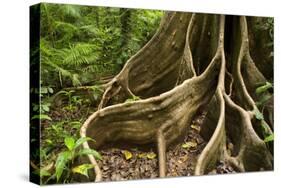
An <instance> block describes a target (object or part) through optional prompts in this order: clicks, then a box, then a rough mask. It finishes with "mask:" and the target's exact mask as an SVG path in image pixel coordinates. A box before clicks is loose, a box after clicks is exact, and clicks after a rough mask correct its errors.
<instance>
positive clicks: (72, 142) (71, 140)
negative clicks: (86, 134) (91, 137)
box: [64, 137, 75, 151]
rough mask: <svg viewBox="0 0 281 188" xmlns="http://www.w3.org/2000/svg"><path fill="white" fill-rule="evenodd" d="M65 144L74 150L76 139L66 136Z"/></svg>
mask: <svg viewBox="0 0 281 188" xmlns="http://www.w3.org/2000/svg"><path fill="white" fill-rule="evenodd" d="M64 144H65V145H66V147H67V148H68V149H69V150H70V151H72V150H73V148H74V146H75V139H74V138H72V137H66V138H65V139H64Z"/></svg>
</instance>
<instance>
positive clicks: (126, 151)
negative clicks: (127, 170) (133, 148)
mask: <svg viewBox="0 0 281 188" xmlns="http://www.w3.org/2000/svg"><path fill="white" fill-rule="evenodd" d="M123 154H124V156H125V159H126V160H129V159H131V158H132V157H133V155H132V153H131V152H129V151H128V150H124V151H123Z"/></svg>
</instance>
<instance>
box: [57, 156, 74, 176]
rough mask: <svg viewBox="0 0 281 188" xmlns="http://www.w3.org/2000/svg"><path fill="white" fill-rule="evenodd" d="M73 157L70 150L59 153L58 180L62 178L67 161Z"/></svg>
mask: <svg viewBox="0 0 281 188" xmlns="http://www.w3.org/2000/svg"><path fill="white" fill-rule="evenodd" d="M70 159H71V153H70V152H69V151H65V152H62V153H60V154H59V156H58V158H57V160H56V164H55V167H56V178H57V181H59V179H60V178H61V175H62V173H63V170H64V169H65V165H66V163H67V162H68V161H69V160H70Z"/></svg>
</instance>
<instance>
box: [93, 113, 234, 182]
mask: <svg viewBox="0 0 281 188" xmlns="http://www.w3.org/2000/svg"><path fill="white" fill-rule="evenodd" d="M203 119H204V115H201V116H198V117H197V118H196V119H195V120H194V121H193V122H192V127H191V128H190V129H189V130H188V131H187V133H186V135H185V137H184V140H182V142H181V143H178V144H177V145H174V146H172V147H170V148H168V151H167V154H166V156H167V160H166V165H167V174H166V176H167V177H179V176H192V175H194V168H195V165H196V162H197V158H198V156H199V154H200V153H201V152H202V150H203V149H204V147H205V145H206V142H205V141H204V140H203V139H202V137H201V136H200V135H199V131H200V125H201V124H202V122H203ZM188 142H192V143H196V146H194V147H188V148H187V147H184V144H185V143H188ZM119 148H120V147H118V148H116V147H113V148H112V147H110V148H107V149H102V150H99V152H100V154H101V155H102V157H103V159H102V160H101V161H98V164H99V166H100V167H101V170H102V178H103V181H121V180H134V179H148V178H149V179H150V178H157V177H159V175H158V174H159V171H158V170H159V169H158V159H157V152H156V151H157V150H156V149H151V150H150V151H147V150H141V149H139V148H137V147H135V148H131V149H130V148H126V147H125V148H126V149H124V148H123V149H119ZM125 152H129V153H131V155H132V157H131V158H129V159H128V158H127V159H126V155H125V154H124V153H125ZM149 154H154V157H147V156H148V155H149ZM232 172H235V171H234V169H232V168H231V167H230V166H228V165H227V164H224V163H223V162H222V163H219V164H218V166H217V168H216V169H215V170H213V171H211V172H210V173H209V174H223V173H232Z"/></svg>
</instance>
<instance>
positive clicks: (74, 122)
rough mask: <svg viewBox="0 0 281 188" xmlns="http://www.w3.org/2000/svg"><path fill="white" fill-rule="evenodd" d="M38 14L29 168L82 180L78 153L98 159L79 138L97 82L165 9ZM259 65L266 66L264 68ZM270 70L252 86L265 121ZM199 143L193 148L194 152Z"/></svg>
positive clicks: (266, 22)
mask: <svg viewBox="0 0 281 188" xmlns="http://www.w3.org/2000/svg"><path fill="white" fill-rule="evenodd" d="M40 13H41V25H40V65H41V70H40V75H41V77H40V85H41V88H40V90H39V91H38V90H36V89H34V88H31V92H35V93H38V94H40V99H41V100H40V104H32V110H33V111H34V113H35V114H36V115H34V116H33V117H32V119H40V120H41V127H40V131H41V135H40V150H39V151H36V150H35V151H34V153H33V155H34V156H35V155H37V156H39V155H40V160H41V161H40V163H36V161H31V166H32V168H33V170H34V173H35V174H37V175H38V176H40V181H41V183H42V184H49V183H69V182H76V181H78V180H79V181H88V180H89V179H90V178H91V176H93V173H89V172H90V171H89V169H93V168H94V165H93V164H91V163H89V161H87V162H84V161H82V162H81V161H79V160H80V159H81V158H80V157H81V156H85V155H87V154H91V155H93V156H94V157H95V158H96V159H97V160H100V159H102V155H101V154H100V153H99V152H97V151H96V150H94V149H83V148H82V147H81V145H82V144H83V143H84V142H86V141H88V142H95V140H94V138H88V137H84V138H83V137H82V138H80V135H79V131H80V128H81V126H82V124H83V123H84V122H85V120H86V119H87V118H88V116H89V115H91V114H92V113H94V112H95V111H96V110H97V107H98V104H99V101H100V99H101V97H102V94H103V92H104V89H105V88H104V87H102V85H104V84H105V83H107V82H108V81H109V80H110V79H111V78H113V77H114V76H115V75H117V74H118V73H119V72H120V70H121V69H122V68H123V66H124V65H125V64H126V62H127V61H128V60H129V59H130V58H131V57H132V56H133V55H134V54H136V52H138V51H139V50H140V49H141V48H142V47H143V46H144V45H145V44H146V43H147V42H148V41H149V40H150V39H151V38H152V36H153V35H154V34H155V32H156V30H157V29H158V27H159V24H160V20H161V18H162V17H163V15H164V12H163V11H154V10H141V9H126V8H110V7H108V8H104V7H90V6H78V5H58V4H44V3H43V4H41V5H40ZM260 20H261V22H257V23H255V25H254V26H255V27H254V28H255V31H257V33H261V34H260V36H263V37H264V38H269V40H267V41H269V43H268V44H266V45H267V46H268V49H267V50H269V54H268V57H269V60H268V61H269V62H272V60H273V55H274V54H273V50H272V49H273V19H272V18H263V19H260ZM199 25H200V24H199ZM175 27H177V25H175ZM182 38H185V35H184V37H183V36H182ZM33 50H34V51H36V49H33ZM201 53H204V51H201ZM206 54H207V53H206ZM196 55H198V54H196ZM257 58H258V57H257ZM257 66H258V65H257ZM262 66H263V65H262ZM267 66H268V67H269V66H271V65H267ZM258 68H260V67H258ZM167 69H168V68H167ZM260 69H261V68H260ZM261 72H262V73H264V72H263V70H261ZM269 72H270V71H269ZM198 73H199V72H198ZM265 75H266V74H265ZM268 75H270V76H267V77H266V78H267V80H268V82H264V83H261V84H259V85H257V86H256V88H255V89H256V90H255V92H256V95H257V98H256V99H257V100H256V101H255V103H256V105H257V106H258V107H259V110H257V111H256V114H255V115H256V117H257V119H258V120H262V122H263V123H265V121H263V120H264V116H266V115H264V114H263V113H264V109H265V108H266V107H267V106H266V105H268V101H269V100H270V99H271V98H272V93H273V83H272V82H273V76H272V74H270V73H269V74H268ZM116 100H117V101H118V100H119V99H118V98H117V99H116ZM138 100H141V98H140V97H139V96H135V95H132V96H130V97H128V98H127V99H126V100H123V102H125V103H129V104H133V103H134V102H135V101H138ZM271 116H272V114H271ZM272 121H273V120H272V119H271V120H270V122H272ZM261 125H262V126H263V124H261ZM198 127H200V124H198V125H197V124H196V123H194V124H193V125H191V128H192V129H193V131H194V132H196V134H197V135H199V133H198V132H199V130H200V128H198ZM194 132H191V133H189V134H191V135H192V136H193V138H194V140H196V139H198V140H200V139H201V137H200V138H197V137H196V136H194V135H195V133H194ZM261 134H263V137H265V142H266V143H267V146H268V147H269V148H271V147H272V145H270V144H272V141H273V134H272V133H268V132H266V130H264V132H262V133H261ZM194 140H192V141H189V142H187V141H186V140H185V142H184V143H183V144H182V145H181V150H180V151H177V152H186V150H189V149H191V150H192V149H193V150H196V149H195V148H196V147H197V142H196V141H194ZM31 141H32V140H31ZM198 145H199V144H198ZM204 146H205V145H204ZM202 149H203V148H199V147H198V149H197V150H196V152H199V151H200V152H201V151H202ZM110 152H111V151H110ZM122 152H123V154H124V158H125V160H129V159H132V158H134V157H136V156H137V158H138V159H139V158H141V159H143V158H147V159H151V160H154V158H155V157H156V154H155V153H154V152H153V151H150V152H148V153H138V154H137V155H136V156H133V155H134V154H132V153H131V152H130V151H127V150H124V151H122ZM138 152H139V151H138ZM109 155H110V154H109ZM139 156H141V157H139ZM172 157H173V155H172ZM181 157H182V156H181ZM193 157H194V156H193ZM194 158H195V157H194ZM153 164H154V163H153ZM223 168H224V167H223ZM191 170H192V171H193V170H194V169H191ZM92 179H93V178H92Z"/></svg>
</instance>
